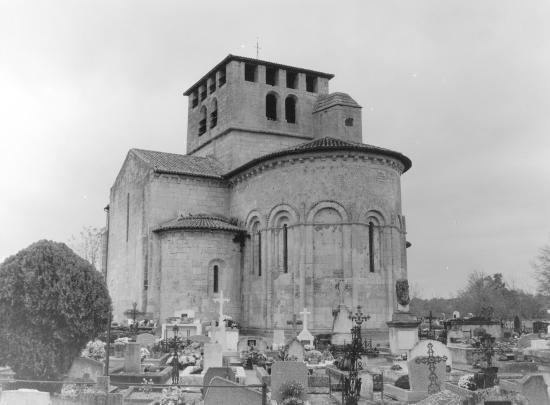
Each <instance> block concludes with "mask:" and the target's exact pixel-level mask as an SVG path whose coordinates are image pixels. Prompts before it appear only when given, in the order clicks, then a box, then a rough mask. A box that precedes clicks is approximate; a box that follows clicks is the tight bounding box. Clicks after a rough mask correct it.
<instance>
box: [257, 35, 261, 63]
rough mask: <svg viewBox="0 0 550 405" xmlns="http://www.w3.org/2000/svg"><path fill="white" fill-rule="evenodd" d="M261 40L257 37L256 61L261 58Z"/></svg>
mask: <svg viewBox="0 0 550 405" xmlns="http://www.w3.org/2000/svg"><path fill="white" fill-rule="evenodd" d="M260 49H262V48H260V39H259V38H258V37H256V59H259V58H260Z"/></svg>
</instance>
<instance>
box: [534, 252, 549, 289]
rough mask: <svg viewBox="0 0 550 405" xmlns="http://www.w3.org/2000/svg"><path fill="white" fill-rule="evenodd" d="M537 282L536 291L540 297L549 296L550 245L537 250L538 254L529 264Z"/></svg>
mask: <svg viewBox="0 0 550 405" xmlns="http://www.w3.org/2000/svg"><path fill="white" fill-rule="evenodd" d="M531 265H532V266H533V268H534V269H535V277H536V279H537V282H538V286H537V290H538V292H539V293H540V294H541V295H546V296H548V295H550V245H545V246H543V247H541V248H540V249H539V254H538V255H537V257H536V258H535V260H533V262H532V263H531Z"/></svg>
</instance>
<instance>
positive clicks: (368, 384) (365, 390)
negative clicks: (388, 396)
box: [359, 371, 374, 399]
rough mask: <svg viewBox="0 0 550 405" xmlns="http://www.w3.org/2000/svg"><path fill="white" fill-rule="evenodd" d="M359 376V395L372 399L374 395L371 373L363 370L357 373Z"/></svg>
mask: <svg viewBox="0 0 550 405" xmlns="http://www.w3.org/2000/svg"><path fill="white" fill-rule="evenodd" d="M359 377H360V378H361V391H360V392H359V396H360V397H361V398H365V399H372V398H373V395H374V394H373V392H374V381H373V376H372V374H370V373H368V372H366V371H363V372H360V373H359Z"/></svg>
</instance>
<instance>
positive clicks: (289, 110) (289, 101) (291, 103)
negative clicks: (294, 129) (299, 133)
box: [285, 96, 296, 124]
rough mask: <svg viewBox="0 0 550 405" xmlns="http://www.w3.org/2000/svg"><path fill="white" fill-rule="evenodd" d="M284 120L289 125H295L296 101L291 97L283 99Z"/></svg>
mask: <svg viewBox="0 0 550 405" xmlns="http://www.w3.org/2000/svg"><path fill="white" fill-rule="evenodd" d="M285 119H286V122H288V123H290V124H295V123H296V99H295V98H294V97H292V96H288V97H287V98H286V99H285Z"/></svg>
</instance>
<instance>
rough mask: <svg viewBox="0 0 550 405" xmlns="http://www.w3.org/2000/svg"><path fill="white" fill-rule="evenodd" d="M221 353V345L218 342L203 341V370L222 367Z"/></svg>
mask: <svg viewBox="0 0 550 405" xmlns="http://www.w3.org/2000/svg"><path fill="white" fill-rule="evenodd" d="M222 353H223V350H222V345H220V344H219V343H205V344H204V363H203V370H204V371H208V369H209V368H210V367H222V364H223V355H222Z"/></svg>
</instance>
